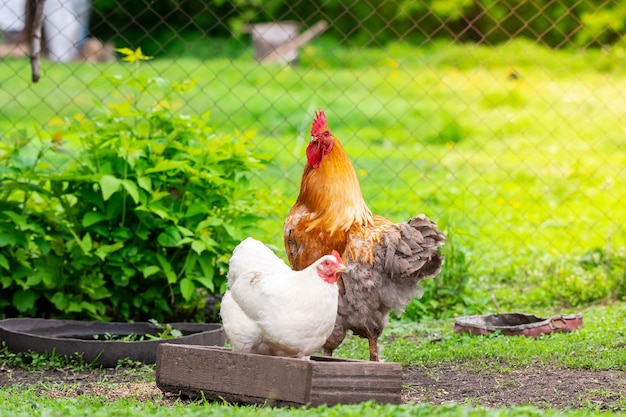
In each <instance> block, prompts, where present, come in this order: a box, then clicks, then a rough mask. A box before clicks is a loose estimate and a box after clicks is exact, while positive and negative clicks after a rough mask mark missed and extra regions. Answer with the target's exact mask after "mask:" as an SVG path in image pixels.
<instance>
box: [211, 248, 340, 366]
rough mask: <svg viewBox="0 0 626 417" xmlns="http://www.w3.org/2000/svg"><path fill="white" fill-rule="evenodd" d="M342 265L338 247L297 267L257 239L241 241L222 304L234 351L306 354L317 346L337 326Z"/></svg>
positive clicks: (222, 314)
mask: <svg viewBox="0 0 626 417" xmlns="http://www.w3.org/2000/svg"><path fill="white" fill-rule="evenodd" d="M344 270H345V266H344V264H343V262H342V261H341V258H340V257H339V254H338V253H337V252H336V251H333V255H326V256H323V257H322V258H320V259H318V260H317V261H316V262H314V263H313V264H312V265H311V266H309V267H308V268H306V269H304V270H302V271H293V270H291V268H289V267H288V266H287V265H286V264H285V262H283V261H282V260H281V259H280V258H278V257H277V256H276V255H275V254H274V252H272V251H271V250H270V249H269V248H268V247H267V246H265V245H264V244H263V243H261V242H259V241H258V240H255V239H253V238H247V239H246V240H244V241H243V242H241V243H240V244H239V245H237V247H236V248H235V250H234V251H233V255H232V257H231V258H230V261H229V270H228V290H227V291H226V293H225V294H224V298H223V299H222V306H221V309H220V315H221V316H222V323H223V324H224V331H225V332H226V336H227V337H228V339H229V340H230V342H231V343H232V346H233V351H234V352H246V353H259V354H263V355H274V356H290V357H297V358H307V357H308V356H310V355H311V354H312V353H313V352H316V351H317V350H319V349H320V348H321V347H322V345H323V344H324V342H325V341H326V339H327V338H328V336H330V334H331V333H332V331H333V328H334V326H335V319H336V316H337V301H338V293H337V291H338V290H337V278H338V277H339V273H340V272H343V271H344Z"/></svg>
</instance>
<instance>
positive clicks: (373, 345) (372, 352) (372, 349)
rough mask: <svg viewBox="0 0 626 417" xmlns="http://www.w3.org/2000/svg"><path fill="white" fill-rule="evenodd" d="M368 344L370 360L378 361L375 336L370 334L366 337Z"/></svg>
mask: <svg viewBox="0 0 626 417" xmlns="http://www.w3.org/2000/svg"><path fill="white" fill-rule="evenodd" d="M367 340H368V342H369V345H370V361H373V362H378V361H379V358H378V339H377V338H376V337H373V336H370V337H368V338H367Z"/></svg>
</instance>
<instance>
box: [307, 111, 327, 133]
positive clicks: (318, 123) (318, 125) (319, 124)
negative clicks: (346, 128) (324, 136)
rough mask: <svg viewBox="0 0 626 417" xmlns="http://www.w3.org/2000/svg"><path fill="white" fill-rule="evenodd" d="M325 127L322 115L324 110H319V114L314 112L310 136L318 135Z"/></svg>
mask: <svg viewBox="0 0 626 417" xmlns="http://www.w3.org/2000/svg"><path fill="white" fill-rule="evenodd" d="M326 126H328V122H327V121H326V115H325V114H324V110H322V109H320V111H319V112H315V120H313V126H311V136H317V135H319V134H320V133H321V130H322V128H323V127H326Z"/></svg>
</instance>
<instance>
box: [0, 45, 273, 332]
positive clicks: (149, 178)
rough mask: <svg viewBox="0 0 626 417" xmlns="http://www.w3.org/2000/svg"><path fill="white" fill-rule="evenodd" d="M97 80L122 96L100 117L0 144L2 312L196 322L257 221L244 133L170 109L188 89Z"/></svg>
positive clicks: (138, 80) (137, 79)
mask: <svg viewBox="0 0 626 417" xmlns="http://www.w3.org/2000/svg"><path fill="white" fill-rule="evenodd" d="M131 52H132V51H131ZM107 81H108V82H111V83H113V84H114V86H115V88H116V89H121V90H124V92H125V94H124V97H126V99H125V100H124V101H122V102H118V103H114V104H110V105H107V106H104V105H103V106H102V107H101V110H102V113H101V115H99V116H97V117H95V118H92V119H88V118H86V117H84V116H80V117H79V116H77V117H73V118H69V119H66V120H61V119H59V120H57V121H56V125H55V126H54V127H55V128H56V129H57V130H56V131H55V132H54V133H53V134H52V135H51V136H52V138H51V139H50V140H47V139H44V138H45V137H46V135H45V134H44V133H40V134H39V135H38V138H37V139H33V138H28V137H27V136H26V135H24V134H23V133H22V134H16V135H13V136H12V137H11V139H8V138H3V140H2V148H1V149H0V174H1V175H2V176H3V178H4V181H2V186H1V187H0V287H1V288H2V294H3V297H2V298H1V299H0V315H5V316H6V315H9V316H12V315H29V316H40V317H50V316H55V317H57V316H58V317H80V318H84V317H85V316H88V317H91V318H94V319H109V320H139V319H143V320H146V319H149V318H154V319H157V320H159V321H164V320H169V319H172V318H176V319H191V318H198V317H196V316H197V315H198V314H199V313H201V312H202V311H203V305H204V298H205V296H206V295H207V294H208V293H221V292H223V291H224V277H223V273H224V271H225V269H226V267H227V261H228V258H229V256H230V253H231V252H232V249H233V248H234V246H235V245H236V244H237V243H239V241H241V240H242V239H243V238H245V237H246V236H247V234H248V232H249V231H250V230H251V229H253V228H254V227H255V224H256V222H257V220H258V219H259V218H260V216H263V215H264V210H267V208H266V207H261V204H260V203H259V201H258V200H257V199H255V194H254V192H253V190H251V189H250V187H249V182H248V177H249V174H250V173H251V171H252V170H253V169H259V168H262V167H263V163H262V161H260V160H258V159H257V158H255V157H253V155H252V154H251V152H250V150H249V149H251V147H250V146H248V145H249V143H250V140H251V135H250V134H246V133H240V132H234V133H225V132H218V131H217V130H215V129H214V128H213V127H212V126H211V125H210V124H209V123H208V120H209V117H208V114H204V115H201V116H197V115H189V114H181V113H179V112H177V111H175V110H173V105H172V103H173V101H174V100H173V99H174V98H175V97H177V96H178V95H179V94H182V93H184V92H186V91H187V90H189V89H190V88H191V87H192V86H193V84H194V83H193V82H185V83H175V82H168V81H166V80H164V79H160V78H152V79H147V78H144V77H142V76H140V75H138V74H134V75H129V76H127V77H124V78H122V77H108V78H107ZM144 101H150V102H151V103H152V104H150V105H146V106H144V105H140V104H139V103H142V102H144Z"/></svg>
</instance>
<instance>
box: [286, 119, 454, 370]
mask: <svg viewBox="0 0 626 417" xmlns="http://www.w3.org/2000/svg"><path fill="white" fill-rule="evenodd" d="M315 116H316V117H315V120H314V122H313V126H312V128H311V142H310V143H309V145H308V147H307V150H306V157H307V164H306V165H305V167H304V172H303V173H302V180H301V184H300V194H299V195H298V198H297V200H296V203H295V204H294V206H293V207H292V208H291V210H290V211H289V214H288V215H287V218H286V220H285V225H284V233H285V234H284V241H285V249H286V251H287V256H288V258H289V261H290V262H291V265H292V267H293V268H294V269H295V270H301V269H304V268H306V267H307V266H309V265H310V264H311V263H313V262H314V261H315V260H317V259H319V258H320V257H321V256H322V255H324V254H327V253H330V251H332V250H337V251H338V252H339V253H340V254H341V256H342V258H343V261H344V263H345V265H346V271H345V272H344V273H343V274H342V277H341V279H340V280H339V282H338V284H339V309H338V314H337V321H336V323H335V330H334V332H333V334H332V335H331V336H330V337H329V338H328V340H327V341H326V344H325V345H324V352H325V354H327V355H332V352H333V350H334V349H335V348H337V347H338V346H339V345H340V344H341V342H342V341H343V339H344V337H345V335H346V332H347V331H348V330H351V331H352V332H353V333H354V334H356V335H358V336H361V337H364V338H367V339H368V340H369V348H370V360H378V359H379V356H378V338H379V337H380V334H381V333H382V331H383V329H384V328H385V326H386V325H387V322H388V319H389V313H390V312H391V311H392V310H400V311H401V310H402V309H403V308H404V306H406V304H407V303H408V302H409V301H411V299H413V298H414V297H415V296H416V295H418V293H419V295H420V296H421V293H423V290H422V288H421V286H420V285H419V281H420V280H422V279H424V278H432V277H434V276H436V275H437V274H438V273H439V272H440V271H441V266H442V264H443V255H442V254H441V253H440V252H439V250H438V247H439V246H441V245H442V244H443V242H444V240H445V236H444V234H443V233H442V232H440V231H439V230H438V229H437V227H436V225H435V224H434V223H433V222H432V221H430V220H429V219H428V218H427V217H426V216H424V215H419V216H416V217H414V218H412V219H410V220H409V221H407V222H404V223H398V224H396V223H393V222H392V221H391V220H389V219H386V218H384V217H381V216H376V215H373V214H372V212H371V211H370V210H369V208H368V207H367V205H366V204H365V200H364V199H363V195H362V194H361V188H360V186H359V181H358V178H357V176H356V173H355V171H354V168H353V167H352V164H351V163H350V160H349V159H348V155H347V154H346V152H345V151H344V149H343V147H342V146H341V143H340V142H339V140H338V139H337V138H336V137H335V136H333V134H332V133H331V131H330V130H329V128H328V123H327V121H326V116H325V115H324V112H323V111H322V110H320V111H319V112H317V113H316V115H315ZM420 291H421V292H420Z"/></svg>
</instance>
